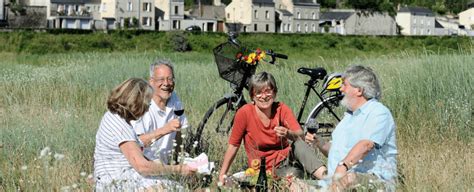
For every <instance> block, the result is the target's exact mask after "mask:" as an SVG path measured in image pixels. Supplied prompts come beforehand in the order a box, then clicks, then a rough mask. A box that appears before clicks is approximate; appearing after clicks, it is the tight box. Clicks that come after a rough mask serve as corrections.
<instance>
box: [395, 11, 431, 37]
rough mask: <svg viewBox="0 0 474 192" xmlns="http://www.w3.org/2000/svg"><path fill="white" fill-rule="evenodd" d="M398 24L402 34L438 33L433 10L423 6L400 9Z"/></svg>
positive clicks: (397, 18)
mask: <svg viewBox="0 0 474 192" xmlns="http://www.w3.org/2000/svg"><path fill="white" fill-rule="evenodd" d="M396 21H397V24H398V25H399V26H400V27H401V31H400V33H401V34H402V35H436V34H435V33H434V32H435V15H434V13H433V11H431V10H429V9H427V8H422V7H403V8H401V9H400V10H398V13H397V17H396Z"/></svg>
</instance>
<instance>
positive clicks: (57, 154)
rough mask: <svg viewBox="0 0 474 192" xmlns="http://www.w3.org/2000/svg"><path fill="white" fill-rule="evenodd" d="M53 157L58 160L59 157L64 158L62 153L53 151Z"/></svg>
mask: <svg viewBox="0 0 474 192" xmlns="http://www.w3.org/2000/svg"><path fill="white" fill-rule="evenodd" d="M54 159H56V160H58V161H60V160H61V159H64V155H63V154H60V153H55V154H54Z"/></svg>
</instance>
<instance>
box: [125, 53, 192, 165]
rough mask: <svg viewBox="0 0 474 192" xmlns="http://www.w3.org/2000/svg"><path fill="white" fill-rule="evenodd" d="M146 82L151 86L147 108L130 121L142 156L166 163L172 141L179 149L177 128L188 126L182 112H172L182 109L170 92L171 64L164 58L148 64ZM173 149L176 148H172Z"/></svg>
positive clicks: (179, 134)
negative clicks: (139, 115) (141, 145)
mask: <svg viewBox="0 0 474 192" xmlns="http://www.w3.org/2000/svg"><path fill="white" fill-rule="evenodd" d="M149 83H150V85H151V86H152V87H153V89H154V93H153V98H152V101H151V104H150V108H149V110H148V112H146V113H145V115H143V118H142V119H140V120H138V121H136V122H134V129H135V131H136V132H137V134H138V135H139V140H140V141H141V142H142V143H143V146H144V154H145V157H146V158H148V159H150V160H159V161H161V162H162V163H164V164H170V163H172V162H170V160H171V158H170V157H173V155H175V154H173V153H172V151H173V145H174V143H176V146H178V147H177V149H179V148H180V147H179V146H180V145H181V143H182V139H181V132H180V131H181V128H183V129H184V128H186V127H188V120H187V118H186V116H185V115H182V116H178V115H175V113H174V112H175V111H176V110H183V109H184V108H183V106H182V103H181V101H180V99H179V97H178V95H177V94H176V93H175V92H174V86H175V79H174V71H173V66H172V64H171V63H170V61H168V60H158V61H156V62H154V63H153V64H151V65H150V79H149ZM176 152H177V151H176Z"/></svg>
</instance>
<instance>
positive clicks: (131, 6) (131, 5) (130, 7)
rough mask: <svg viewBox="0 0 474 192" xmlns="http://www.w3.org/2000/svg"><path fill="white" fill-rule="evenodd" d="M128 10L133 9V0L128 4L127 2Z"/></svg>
mask: <svg viewBox="0 0 474 192" xmlns="http://www.w3.org/2000/svg"><path fill="white" fill-rule="evenodd" d="M127 10H128V11H133V4H132V2H128V4H127Z"/></svg>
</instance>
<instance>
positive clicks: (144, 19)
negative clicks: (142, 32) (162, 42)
mask: <svg viewBox="0 0 474 192" xmlns="http://www.w3.org/2000/svg"><path fill="white" fill-rule="evenodd" d="M142 25H143V26H151V18H150V17H142Z"/></svg>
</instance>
